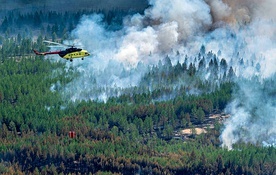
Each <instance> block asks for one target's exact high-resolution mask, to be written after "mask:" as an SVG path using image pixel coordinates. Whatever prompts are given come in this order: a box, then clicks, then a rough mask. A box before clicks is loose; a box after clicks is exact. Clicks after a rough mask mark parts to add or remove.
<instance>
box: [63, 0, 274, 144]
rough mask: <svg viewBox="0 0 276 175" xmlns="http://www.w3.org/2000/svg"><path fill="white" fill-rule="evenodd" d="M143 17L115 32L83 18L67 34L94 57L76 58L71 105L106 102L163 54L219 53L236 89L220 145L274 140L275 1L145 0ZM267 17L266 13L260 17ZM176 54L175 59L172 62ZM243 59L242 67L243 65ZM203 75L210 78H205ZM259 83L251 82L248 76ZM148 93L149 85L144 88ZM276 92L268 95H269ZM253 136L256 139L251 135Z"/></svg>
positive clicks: (68, 90)
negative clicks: (232, 72)
mask: <svg viewBox="0 0 276 175" xmlns="http://www.w3.org/2000/svg"><path fill="white" fill-rule="evenodd" d="M149 4H150V5H151V6H150V7H149V8H148V9H146V10H145V13H144V15H141V14H136V15H133V16H129V17H126V18H125V20H124V25H123V28H122V29H121V30H119V31H109V30H106V28H105V25H104V24H103V23H102V21H101V19H102V17H101V16H100V15H91V16H84V17H83V18H82V20H81V21H80V24H79V25H78V27H77V28H76V29H75V30H74V31H73V32H72V35H73V36H74V37H75V38H78V39H79V40H80V41H81V42H82V45H83V46H84V48H86V49H87V50H89V51H90V52H92V54H93V56H92V57H90V58H87V59H85V60H84V61H81V60H76V61H74V62H73V63H72V64H71V63H68V66H73V67H74V68H75V69H76V70H77V71H78V72H79V73H80V77H78V78H77V79H74V80H73V81H72V82H71V83H70V84H68V85H67V86H66V88H65V94H66V95H68V96H69V97H70V98H71V99H72V100H96V99H100V100H107V99H108V98H109V97H110V96H118V95H120V94H121V93H122V91H121V89H127V88H129V87H134V86H137V85H139V82H140V79H141V77H142V76H143V74H144V73H145V72H146V71H147V68H148V66H151V65H154V64H157V63H158V62H159V60H162V59H163V58H165V56H167V55H169V56H170V58H172V59H173V60H172V62H173V63H174V62H176V61H177V60H178V59H179V60H180V61H183V60H184V55H186V54H187V55H192V56H193V55H197V54H198V51H199V48H200V47H201V46H202V44H204V45H205V47H206V50H207V51H212V52H213V53H218V52H219V51H220V52H221V56H219V59H221V58H225V59H226V60H227V62H228V63H229V66H232V67H233V68H234V70H235V73H236V74H237V76H238V79H237V81H236V83H237V86H238V87H239V88H238V89H239V90H238V91H235V92H234V98H235V99H234V100H233V102H231V103H230V104H229V105H228V107H227V109H226V111H227V112H229V113H230V114H231V118H230V119H229V120H228V121H227V123H226V124H225V128H224V130H223V131H222V135H221V141H222V145H223V146H225V147H228V148H230V149H231V148H232V145H233V144H235V143H237V142H239V141H244V142H250V143H258V142H264V143H267V144H268V143H269V141H271V140H275V129H273V128H276V126H275V115H276V113H275V108H276V107H275V91H273V89H275V88H276V87H275V83H271V86H272V90H271V87H269V86H267V85H266V84H267V82H270V81H272V82H273V81H275V72H276V66H275V65H276V43H275V41H276V19H275V18H276V14H275V11H274V9H273V8H272V5H273V4H275V1H274V0H262V1H257V0H252V1H251V0H205V1H204V0H194V1H190V0H150V1H149ZM264 12H266V13H264ZM176 53H178V54H179V55H180V56H179V55H178V56H177V54H176ZM241 60H243V64H241V63H240V62H241ZM205 77H208V76H205ZM254 77H257V78H254ZM149 88H150V87H149ZM273 94H274V95H273ZM256 132H257V134H256Z"/></svg>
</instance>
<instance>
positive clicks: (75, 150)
mask: <svg viewBox="0 0 276 175" xmlns="http://www.w3.org/2000/svg"><path fill="white" fill-rule="evenodd" d="M93 12H96V13H103V15H104V21H105V22H106V23H107V24H114V23H116V24H118V25H116V28H112V29H110V30H116V29H117V28H118V27H120V24H121V23H122V18H123V16H125V15H126V14H127V13H128V12H125V11H121V10H116V9H115V10H112V11H108V12H106V11H105V12H104V11H93ZM90 13H92V12H88V11H79V12H63V13H58V12H54V11H51V12H42V11H38V12H30V13H19V12H13V11H11V12H10V13H6V14H2V16H1V18H2V20H1V21H0V31H1V35H0V44H1V48H0V77H1V78H0V80H1V81H0V174H221V175H222V174H225V175H226V174H227V175H231V174H248V175H251V174H252V175H253V174H256V175H257V174H258V175H260V174H264V175H267V174H275V173H276V168H275V167H276V149H275V148H274V147H263V146H262V145H261V144H259V145H258V144H257V145H252V144H245V143H239V144H236V145H234V149H232V150H228V149H226V148H223V147H221V142H220V138H219V137H220V132H221V130H222V128H223V122H222V121H221V120H219V119H218V118H217V119H213V120H212V121H210V118H209V117H210V116H212V115H214V114H219V115H223V111H224V109H225V107H226V105H227V104H228V103H229V102H230V101H231V100H232V91H233V89H234V88H237V87H236V85H235V82H234V81H233V79H235V72H234V70H233V68H232V67H231V66H228V65H229V63H227V62H226V60H224V59H222V60H221V61H218V59H217V55H216V54H214V53H212V52H209V53H205V48H204V46H202V48H201V49H200V50H199V54H198V55H197V57H196V58H195V59H196V60H197V62H198V65H195V63H192V62H188V61H184V62H183V63H180V62H178V63H177V64H175V65H172V63H171V60H170V58H169V57H167V58H164V60H165V61H164V64H158V65H156V66H153V67H151V68H149V70H148V72H147V73H146V74H145V75H144V76H143V77H142V80H141V82H140V86H139V87H134V88H132V89H131V88H130V89H127V90H125V91H126V92H125V93H122V95H120V96H113V97H111V98H109V99H108V100H107V101H106V102H100V101H77V102H73V101H70V100H68V99H66V98H64V97H63V96H62V94H61V91H62V89H59V90H56V91H53V90H51V86H52V85H53V84H55V83H56V82H60V86H61V87H62V86H64V85H65V84H67V83H69V82H71V81H72V79H74V78H77V77H78V74H77V73H75V72H74V71H65V70H66V63H65V62H62V61H61V62H53V61H51V60H49V59H44V58H43V57H40V56H35V55H34V54H33V52H32V49H33V48H37V49H38V50H41V51H47V49H48V48H47V47H46V46H45V44H44V43H43V40H44V39H48V40H51V41H57V40H59V41H60V40H65V39H68V37H69V33H70V31H71V30H73V29H74V28H75V27H76V25H77V24H78V21H79V19H80V18H81V16H82V15H84V14H90ZM108 26H112V25H107V27H108ZM113 26H114V25H113ZM33 36H37V37H33ZM203 50H204V53H203ZM187 57H189V56H187ZM187 59H188V58H187ZM184 60H185V58H184ZM206 64H208V70H207V71H208V72H209V73H210V74H211V77H214V81H215V80H219V82H220V84H219V85H217V84H216V83H213V81H212V80H208V81H207V80H203V79H202V78H200V75H202V72H203V71H206V70H205V67H206V66H205V65H206ZM241 64H243V63H241ZM53 70H59V72H58V73H57V74H56V75H54V76H53V74H52V71H53ZM218 71H219V72H222V73H221V76H219V77H218V76H217V75H218ZM179 79H182V80H183V81H186V82H189V84H190V85H191V86H189V85H185V84H183V85H181V84H180V85H179V86H178V87H175V86H173V85H174V84H175V82H177V81H179ZM149 84H151V86H153V87H156V88H154V89H153V90H151V91H150V90H148V89H147V86H148V85H149ZM162 84H166V86H162ZM192 88H196V89H198V90H200V92H201V93H199V94H197V93H190V92H191V89H192ZM175 89H177V93H176V92H175ZM72 93H73V92H72ZM172 94H174V95H172ZM164 96H165V97H168V96H169V98H167V99H166V100H160V99H161V97H164ZM208 122H211V124H210V123H209V125H206V124H207V123H208ZM204 126H207V127H205V130H206V132H205V133H203V134H197V132H196V128H202V127H204ZM183 129H191V134H189V135H186V136H184V135H182V134H179V133H180V131H181V130H183ZM70 131H74V132H75V133H76V136H75V137H74V138H71V137H69V135H68V133H69V132H70Z"/></svg>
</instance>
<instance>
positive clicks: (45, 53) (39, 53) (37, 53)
mask: <svg viewBox="0 0 276 175" xmlns="http://www.w3.org/2000/svg"><path fill="white" fill-rule="evenodd" d="M33 51H34V53H35V54H36V55H49V54H59V53H60V51H56V52H38V51H37V50H33Z"/></svg>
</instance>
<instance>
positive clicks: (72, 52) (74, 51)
mask: <svg viewBox="0 0 276 175" xmlns="http://www.w3.org/2000/svg"><path fill="white" fill-rule="evenodd" d="M44 42H45V43H50V44H55V45H59V46H63V47H64V46H65V47H68V48H67V49H65V50H60V51H52V52H38V51H37V50H33V51H34V53H35V54H36V55H50V54H58V55H59V56H60V57H61V58H64V59H66V60H70V61H73V59H75V58H81V59H82V60H83V59H84V57H87V56H89V55H90V53H89V52H88V51H87V50H84V49H80V48H76V47H75V46H74V45H67V44H61V43H57V42H52V41H44Z"/></svg>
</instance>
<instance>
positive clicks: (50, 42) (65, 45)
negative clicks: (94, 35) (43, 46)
mask: <svg viewBox="0 0 276 175" xmlns="http://www.w3.org/2000/svg"><path fill="white" fill-rule="evenodd" d="M43 42H45V43H49V44H55V45H60V46H64V47H73V46H72V45H67V44H61V43H57V42H53V41H47V40H44V41H43Z"/></svg>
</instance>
